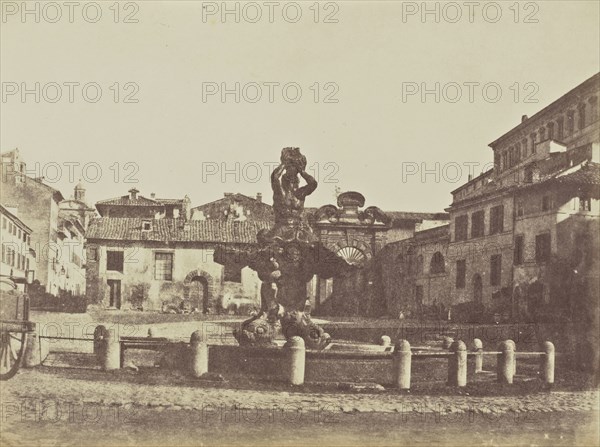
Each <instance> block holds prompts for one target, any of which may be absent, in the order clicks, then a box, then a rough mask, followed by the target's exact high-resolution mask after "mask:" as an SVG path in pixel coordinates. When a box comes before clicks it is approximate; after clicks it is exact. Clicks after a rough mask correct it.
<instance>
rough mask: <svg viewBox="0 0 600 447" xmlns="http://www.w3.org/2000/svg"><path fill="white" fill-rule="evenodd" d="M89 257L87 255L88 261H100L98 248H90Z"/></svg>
mask: <svg viewBox="0 0 600 447" xmlns="http://www.w3.org/2000/svg"><path fill="white" fill-rule="evenodd" d="M87 252H88V255H87V260H88V261H92V262H94V261H97V260H98V247H88V251H87Z"/></svg>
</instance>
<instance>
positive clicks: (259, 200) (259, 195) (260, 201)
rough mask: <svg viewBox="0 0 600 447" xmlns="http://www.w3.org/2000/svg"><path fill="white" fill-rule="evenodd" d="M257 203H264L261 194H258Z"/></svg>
mask: <svg viewBox="0 0 600 447" xmlns="http://www.w3.org/2000/svg"><path fill="white" fill-rule="evenodd" d="M256 201H257V202H259V203H262V193H260V192H257V193H256Z"/></svg>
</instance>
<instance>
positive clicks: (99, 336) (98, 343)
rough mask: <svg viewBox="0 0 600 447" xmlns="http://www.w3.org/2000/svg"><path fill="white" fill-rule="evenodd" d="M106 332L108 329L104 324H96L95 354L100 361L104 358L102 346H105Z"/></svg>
mask: <svg viewBox="0 0 600 447" xmlns="http://www.w3.org/2000/svg"><path fill="white" fill-rule="evenodd" d="M106 332H108V331H107V329H106V327H105V326H103V325H99V326H96V329H94V354H95V355H96V358H97V359H98V361H99V362H100V361H101V358H102V348H103V346H104V345H103V341H102V340H103V339H104V337H105V334H106Z"/></svg>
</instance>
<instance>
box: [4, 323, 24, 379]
mask: <svg viewBox="0 0 600 447" xmlns="http://www.w3.org/2000/svg"><path fill="white" fill-rule="evenodd" d="M26 341H27V334H26V333H24V332H2V333H0V380H8V379H10V378H11V377H13V376H14V375H15V374H16V373H17V371H18V369H19V366H21V362H22V361H23V354H24V353H25V345H26Z"/></svg>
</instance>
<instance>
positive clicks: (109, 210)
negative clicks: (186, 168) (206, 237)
mask: <svg viewBox="0 0 600 447" xmlns="http://www.w3.org/2000/svg"><path fill="white" fill-rule="evenodd" d="M96 209H97V210H98V214H100V216H102V217H139V218H148V219H161V218H163V217H164V218H167V219H177V218H180V217H181V218H186V219H189V218H190V213H191V210H190V199H189V197H188V196H185V197H184V198H183V199H157V198H156V196H155V194H154V193H151V194H150V197H149V198H148V197H143V196H140V195H139V191H138V190H137V189H136V188H131V189H130V190H129V194H128V195H125V196H121V197H116V198H114V199H107V200H101V201H99V202H96Z"/></svg>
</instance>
